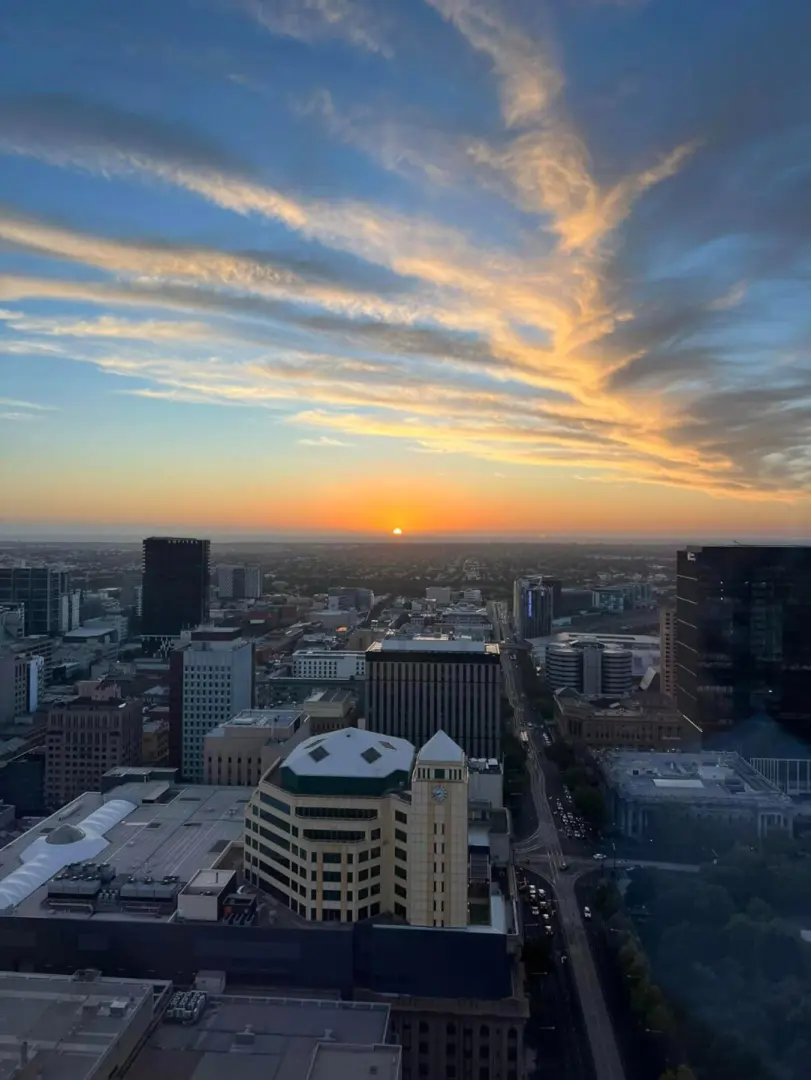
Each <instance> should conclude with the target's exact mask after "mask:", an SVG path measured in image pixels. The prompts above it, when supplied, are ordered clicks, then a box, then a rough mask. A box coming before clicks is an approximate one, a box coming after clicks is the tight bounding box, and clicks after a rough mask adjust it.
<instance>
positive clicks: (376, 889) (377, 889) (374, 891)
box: [369, 884, 380, 915]
mask: <svg viewBox="0 0 811 1080" xmlns="http://www.w3.org/2000/svg"><path fill="white" fill-rule="evenodd" d="M369 892H370V893H371V894H372V896H377V895H378V893H379V892H380V885H379V884H377V885H373V886H372V887H371V889H370V890H369ZM372 907H376V908H379V907H380V904H373V905H372ZM372 914H373V915H374V914H376V912H374V911H373V912H372Z"/></svg>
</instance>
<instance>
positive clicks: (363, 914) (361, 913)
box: [358, 907, 369, 919]
mask: <svg viewBox="0 0 811 1080" xmlns="http://www.w3.org/2000/svg"><path fill="white" fill-rule="evenodd" d="M358 918H359V919H368V918H369V909H368V907H362V908H358Z"/></svg>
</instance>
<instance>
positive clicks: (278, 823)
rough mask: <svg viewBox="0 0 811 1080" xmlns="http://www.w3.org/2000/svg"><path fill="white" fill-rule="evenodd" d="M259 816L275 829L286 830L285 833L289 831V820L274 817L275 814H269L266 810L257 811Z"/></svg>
mask: <svg viewBox="0 0 811 1080" xmlns="http://www.w3.org/2000/svg"><path fill="white" fill-rule="evenodd" d="M259 817H260V818H261V819H262V820H263V821H267V823H268V824H269V825H272V826H273V827H274V828H275V829H279V830H280V831H281V832H286V833H289V832H290V822H289V821H282V819H281V818H279V817H276V815H275V814H271V813H270V812H269V811H267V810H260V811H259Z"/></svg>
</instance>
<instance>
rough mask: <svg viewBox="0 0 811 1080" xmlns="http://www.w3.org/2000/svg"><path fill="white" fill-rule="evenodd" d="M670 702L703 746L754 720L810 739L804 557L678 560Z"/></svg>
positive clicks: (787, 553)
mask: <svg viewBox="0 0 811 1080" xmlns="http://www.w3.org/2000/svg"><path fill="white" fill-rule="evenodd" d="M677 575H678V577H677V586H676V680H675V681H676V701H677V704H678V707H679V709H680V711H681V712H682V713H683V714H684V716H685V717H687V719H688V720H689V721H690V722H691V723H693V724H694V725H695V726H696V727H697V728H698V729H699V730H700V731H701V732H702V733H703V734H704V736H705V737H706V735H708V734H711V733H713V732H717V731H722V730H724V729H728V728H730V727H732V726H733V725H734V724H736V723H738V722H740V721H742V720H747V719H749V718H751V717H754V716H764V715H766V716H769V717H771V718H772V719H774V720H776V721H778V722H780V723H784V724H786V725H788V726H789V727H792V728H794V729H795V730H797V731H799V732H800V733H802V734H803V735H806V736H807V735H809V734H811V633H809V627H811V547H746V546H738V545H735V546H729V547H701V548H695V549H693V550H688V551H680V552H679V553H678V559H677Z"/></svg>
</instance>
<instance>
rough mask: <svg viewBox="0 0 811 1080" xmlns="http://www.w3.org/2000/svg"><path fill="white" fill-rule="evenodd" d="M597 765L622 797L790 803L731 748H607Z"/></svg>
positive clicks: (780, 806)
mask: <svg viewBox="0 0 811 1080" xmlns="http://www.w3.org/2000/svg"><path fill="white" fill-rule="evenodd" d="M600 764H601V768H602V771H603V775H604V776H605V778H606V780H607V781H608V783H609V784H610V785H611V786H612V787H613V788H615V790H617V792H618V793H619V794H620V795H621V796H624V797H626V798H633V799H651V800H655V801H657V802H688V803H699V802H702V803H715V804H718V803H722V802H735V803H739V804H742V803H748V804H751V805H753V806H755V805H756V806H759V807H760V808H762V809H774V810H775V811H782V812H787V811H790V809H791V806H792V803H791V799H789V797H788V796H787V795H784V794H783V793H782V792H781V791H780V790H779V789H778V788H777V787H775V786H774V784H772V783H770V782H769V781H768V780H767V779H766V778H765V777H764V776H762V775H761V774H760V773H759V772H757V771H756V770H755V769H753V768H752V766H751V765H750V764H749V763H748V762H747V761H744V759H743V758H742V757H741V756H740V755H739V754H735V753H731V752H725V753H712V752H710V751H703V752H702V753H689V752H677V753H672V752H660V751H654V750H650V751H647V752H639V751H637V750H609V751H606V752H605V753H604V754H602V755H601V756H600Z"/></svg>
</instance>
